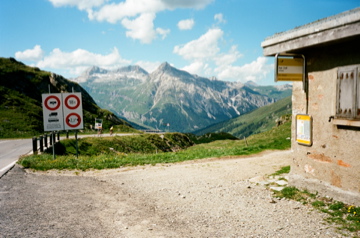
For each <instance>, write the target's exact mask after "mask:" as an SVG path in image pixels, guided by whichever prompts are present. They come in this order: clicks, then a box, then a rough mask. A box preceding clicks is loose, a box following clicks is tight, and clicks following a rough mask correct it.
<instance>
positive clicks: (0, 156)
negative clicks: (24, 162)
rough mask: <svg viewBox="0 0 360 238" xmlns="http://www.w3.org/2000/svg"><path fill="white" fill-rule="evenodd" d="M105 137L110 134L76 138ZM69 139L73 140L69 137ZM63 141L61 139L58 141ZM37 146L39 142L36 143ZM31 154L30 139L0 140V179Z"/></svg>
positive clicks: (87, 135) (86, 135) (72, 136)
mask: <svg viewBox="0 0 360 238" xmlns="http://www.w3.org/2000/svg"><path fill="white" fill-rule="evenodd" d="M128 135H133V134H114V136H128ZM98 136H101V137H107V136H110V134H101V135H97V134H92V135H91V134H90V135H89V134H85V135H79V136H78V138H83V137H98ZM69 138H74V135H71V136H70V137H69ZM63 139H65V138H64V137H61V138H60V140H63ZM38 146H39V142H38ZM30 152H32V139H18V140H13V139H9V140H0V178H1V177H2V176H3V175H4V174H5V173H6V172H7V171H8V170H9V169H11V168H12V167H13V166H14V164H15V163H16V161H17V160H18V159H19V157H20V156H22V155H24V154H28V153H30Z"/></svg>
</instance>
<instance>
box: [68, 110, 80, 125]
mask: <svg viewBox="0 0 360 238" xmlns="http://www.w3.org/2000/svg"><path fill="white" fill-rule="evenodd" d="M65 123H66V125H68V126H69V127H72V128H75V127H77V126H79V125H80V123H81V117H80V115H79V114H77V113H70V114H69V115H67V117H66V120H65Z"/></svg>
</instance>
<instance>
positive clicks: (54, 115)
mask: <svg viewBox="0 0 360 238" xmlns="http://www.w3.org/2000/svg"><path fill="white" fill-rule="evenodd" d="M42 105H43V118H44V131H58V130H64V119H63V108H62V99H61V93H52V94H42Z"/></svg>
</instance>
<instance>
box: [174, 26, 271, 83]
mask: <svg viewBox="0 0 360 238" xmlns="http://www.w3.org/2000/svg"><path fill="white" fill-rule="evenodd" d="M222 37H223V31H222V30H221V29H219V28H215V29H210V30H208V32H206V33H205V34H204V35H202V36H200V37H199V38H198V39H196V40H193V41H190V42H188V43H186V44H184V45H182V46H175V47H174V50H173V52H174V53H175V54H178V55H180V56H181V57H183V58H184V59H186V60H188V61H190V64H189V65H187V66H185V67H183V68H182V69H183V70H186V71H188V72H190V73H193V74H199V75H203V76H208V77H211V76H214V75H215V76H216V77H217V78H218V79H221V80H232V81H233V80H236V81H243V82H245V81H249V80H251V81H259V80H261V79H265V78H266V76H267V75H268V74H269V73H270V72H271V71H272V69H273V66H272V65H271V64H267V58H265V57H258V58H257V59H256V60H255V61H253V62H251V63H249V64H245V65H242V66H238V65H236V62H237V61H238V59H240V58H241V57H243V55H242V54H241V53H240V52H239V51H238V49H237V46H236V45H232V46H231V47H230V49H229V50H228V51H227V52H223V49H222V48H221V47H220V46H224V45H226V44H220V43H222V42H221V41H222ZM225 43H226V42H225Z"/></svg>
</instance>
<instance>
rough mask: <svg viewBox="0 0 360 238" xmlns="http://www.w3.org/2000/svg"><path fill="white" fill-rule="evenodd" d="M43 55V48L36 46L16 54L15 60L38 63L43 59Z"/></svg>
mask: <svg viewBox="0 0 360 238" xmlns="http://www.w3.org/2000/svg"><path fill="white" fill-rule="evenodd" d="M43 55H44V51H43V50H42V49H41V46H40V45H35V46H34V48H33V49H28V50H25V51H18V52H16V53H15V58H16V59H18V60H24V61H38V60H40V59H42V57H43Z"/></svg>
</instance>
